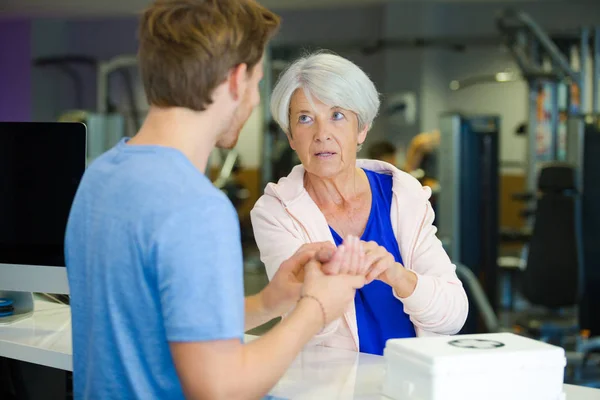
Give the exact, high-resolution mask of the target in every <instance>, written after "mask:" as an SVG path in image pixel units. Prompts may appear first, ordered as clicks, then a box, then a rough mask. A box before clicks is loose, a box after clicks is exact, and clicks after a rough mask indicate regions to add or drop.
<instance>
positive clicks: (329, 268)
mask: <svg viewBox="0 0 600 400" xmlns="http://www.w3.org/2000/svg"><path fill="white" fill-rule="evenodd" d="M345 257H346V246H344V245H341V246H340V247H339V248H338V249H337V251H336V252H335V253H334V255H333V258H332V259H331V261H329V262H328V263H326V264H324V265H323V272H325V273H326V274H327V275H337V274H339V273H340V270H341V268H342V263H343V261H344V258H345Z"/></svg>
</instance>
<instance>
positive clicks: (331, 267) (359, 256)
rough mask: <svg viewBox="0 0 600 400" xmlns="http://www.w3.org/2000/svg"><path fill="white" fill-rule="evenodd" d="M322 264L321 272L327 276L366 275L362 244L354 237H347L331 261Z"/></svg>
mask: <svg viewBox="0 0 600 400" xmlns="http://www.w3.org/2000/svg"><path fill="white" fill-rule="evenodd" d="M319 261H321V262H323V263H324V264H323V266H322V269H323V272H324V273H326V274H327V275H339V274H345V275H363V276H364V275H366V273H367V269H368V265H367V264H366V253H365V249H364V247H363V244H362V242H361V241H360V239H358V238H357V237H355V236H348V237H347V238H346V240H344V243H343V244H341V245H340V246H339V247H338V248H337V250H336V251H335V254H333V257H332V258H331V261H329V262H326V261H325V260H322V259H321V260H319Z"/></svg>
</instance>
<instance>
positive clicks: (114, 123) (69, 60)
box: [33, 55, 143, 163]
mask: <svg viewBox="0 0 600 400" xmlns="http://www.w3.org/2000/svg"><path fill="white" fill-rule="evenodd" d="M33 65H34V66H35V67H38V68H57V69H59V70H60V71H62V72H63V73H65V74H66V75H67V76H69V78H70V79H71V81H72V83H73V86H74V90H75V109H72V110H69V111H66V112H64V113H63V114H62V115H61V116H60V117H59V122H82V123H85V124H86V126H87V130H88V145H87V161H88V163H89V162H91V161H93V160H94V159H95V158H96V157H98V156H99V155H100V154H102V153H104V152H105V151H107V150H108V149H110V148H111V147H113V146H114V145H115V144H117V142H118V141H119V140H121V139H122V138H123V137H125V136H128V135H127V132H128V131H133V132H137V131H138V130H139V128H140V126H141V123H142V119H143V116H142V115H141V114H142V111H141V110H140V107H139V106H138V104H137V101H136V98H135V93H134V85H133V79H132V74H131V68H133V67H136V66H137V60H136V57H135V56H133V55H123V56H118V57H115V58H113V59H110V60H108V61H99V60H96V59H94V58H90V57H86V56H80V55H68V56H51V57H42V58H38V59H35V60H34V61H33ZM77 67H87V68H91V69H92V70H93V71H94V73H95V75H96V88H95V89H96V109H95V110H85V109H84V107H83V95H84V83H83V81H82V78H81V75H80V74H79V73H78V70H77ZM115 75H120V76H121V77H122V82H123V85H124V88H125V99H126V101H127V103H128V108H129V110H128V113H129V115H128V116H126V115H125V113H123V112H118V111H117V109H116V106H115V105H114V104H112V103H111V98H110V93H109V92H110V91H109V87H110V82H111V79H112V78H113V77H114V76H115ZM128 123H130V124H131V125H130V126H128Z"/></svg>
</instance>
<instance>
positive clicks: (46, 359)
mask: <svg viewBox="0 0 600 400" xmlns="http://www.w3.org/2000/svg"><path fill="white" fill-rule="evenodd" d="M254 338H255V337H253V336H246V340H247V341H250V340H253V339H254ZM0 356H2V357H8V358H13V359H17V360H21V361H27V362H31V363H34V364H40V365H45V366H48V367H53V368H58V369H63V370H67V371H71V370H72V368H73V363H72V358H71V309H70V307H69V306H65V305H60V304H54V303H49V302H46V301H43V300H39V299H38V300H36V302H35V312H34V314H33V316H32V317H30V318H28V319H26V320H22V321H18V322H16V323H14V324H11V325H0ZM384 373H385V362H384V359H383V357H378V356H374V355H369V354H361V353H354V352H350V351H345V350H338V349H331V348H325V347H307V348H305V349H304V350H303V351H302V353H301V354H300V355H299V356H298V358H297V359H296V360H295V361H294V363H293V364H292V365H291V366H290V368H289V369H288V371H287V372H286V373H285V375H284V376H283V378H282V379H281V380H280V381H279V383H278V384H277V385H276V386H275V387H274V388H273V389H272V391H271V393H270V395H271V396H273V397H275V398H284V399H298V400H301V399H302V400H305V399H319V400H320V399H354V400H382V399H383V397H382V396H381V395H380V394H379V393H380V389H381V384H382V381H383V376H384ZM564 387H565V393H566V394H567V400H600V390H595V389H589V388H584V387H579V386H572V385H564Z"/></svg>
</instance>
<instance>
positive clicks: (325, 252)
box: [315, 247, 336, 264]
mask: <svg viewBox="0 0 600 400" xmlns="http://www.w3.org/2000/svg"><path fill="white" fill-rule="evenodd" d="M335 254H336V251H335V248H334V249H330V248H327V247H323V248H322V249H320V250H319V251H317V253H316V254H315V260H317V261H318V262H320V263H322V264H325V263H328V262H330V261H332V259H333V257H334V255H335Z"/></svg>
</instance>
